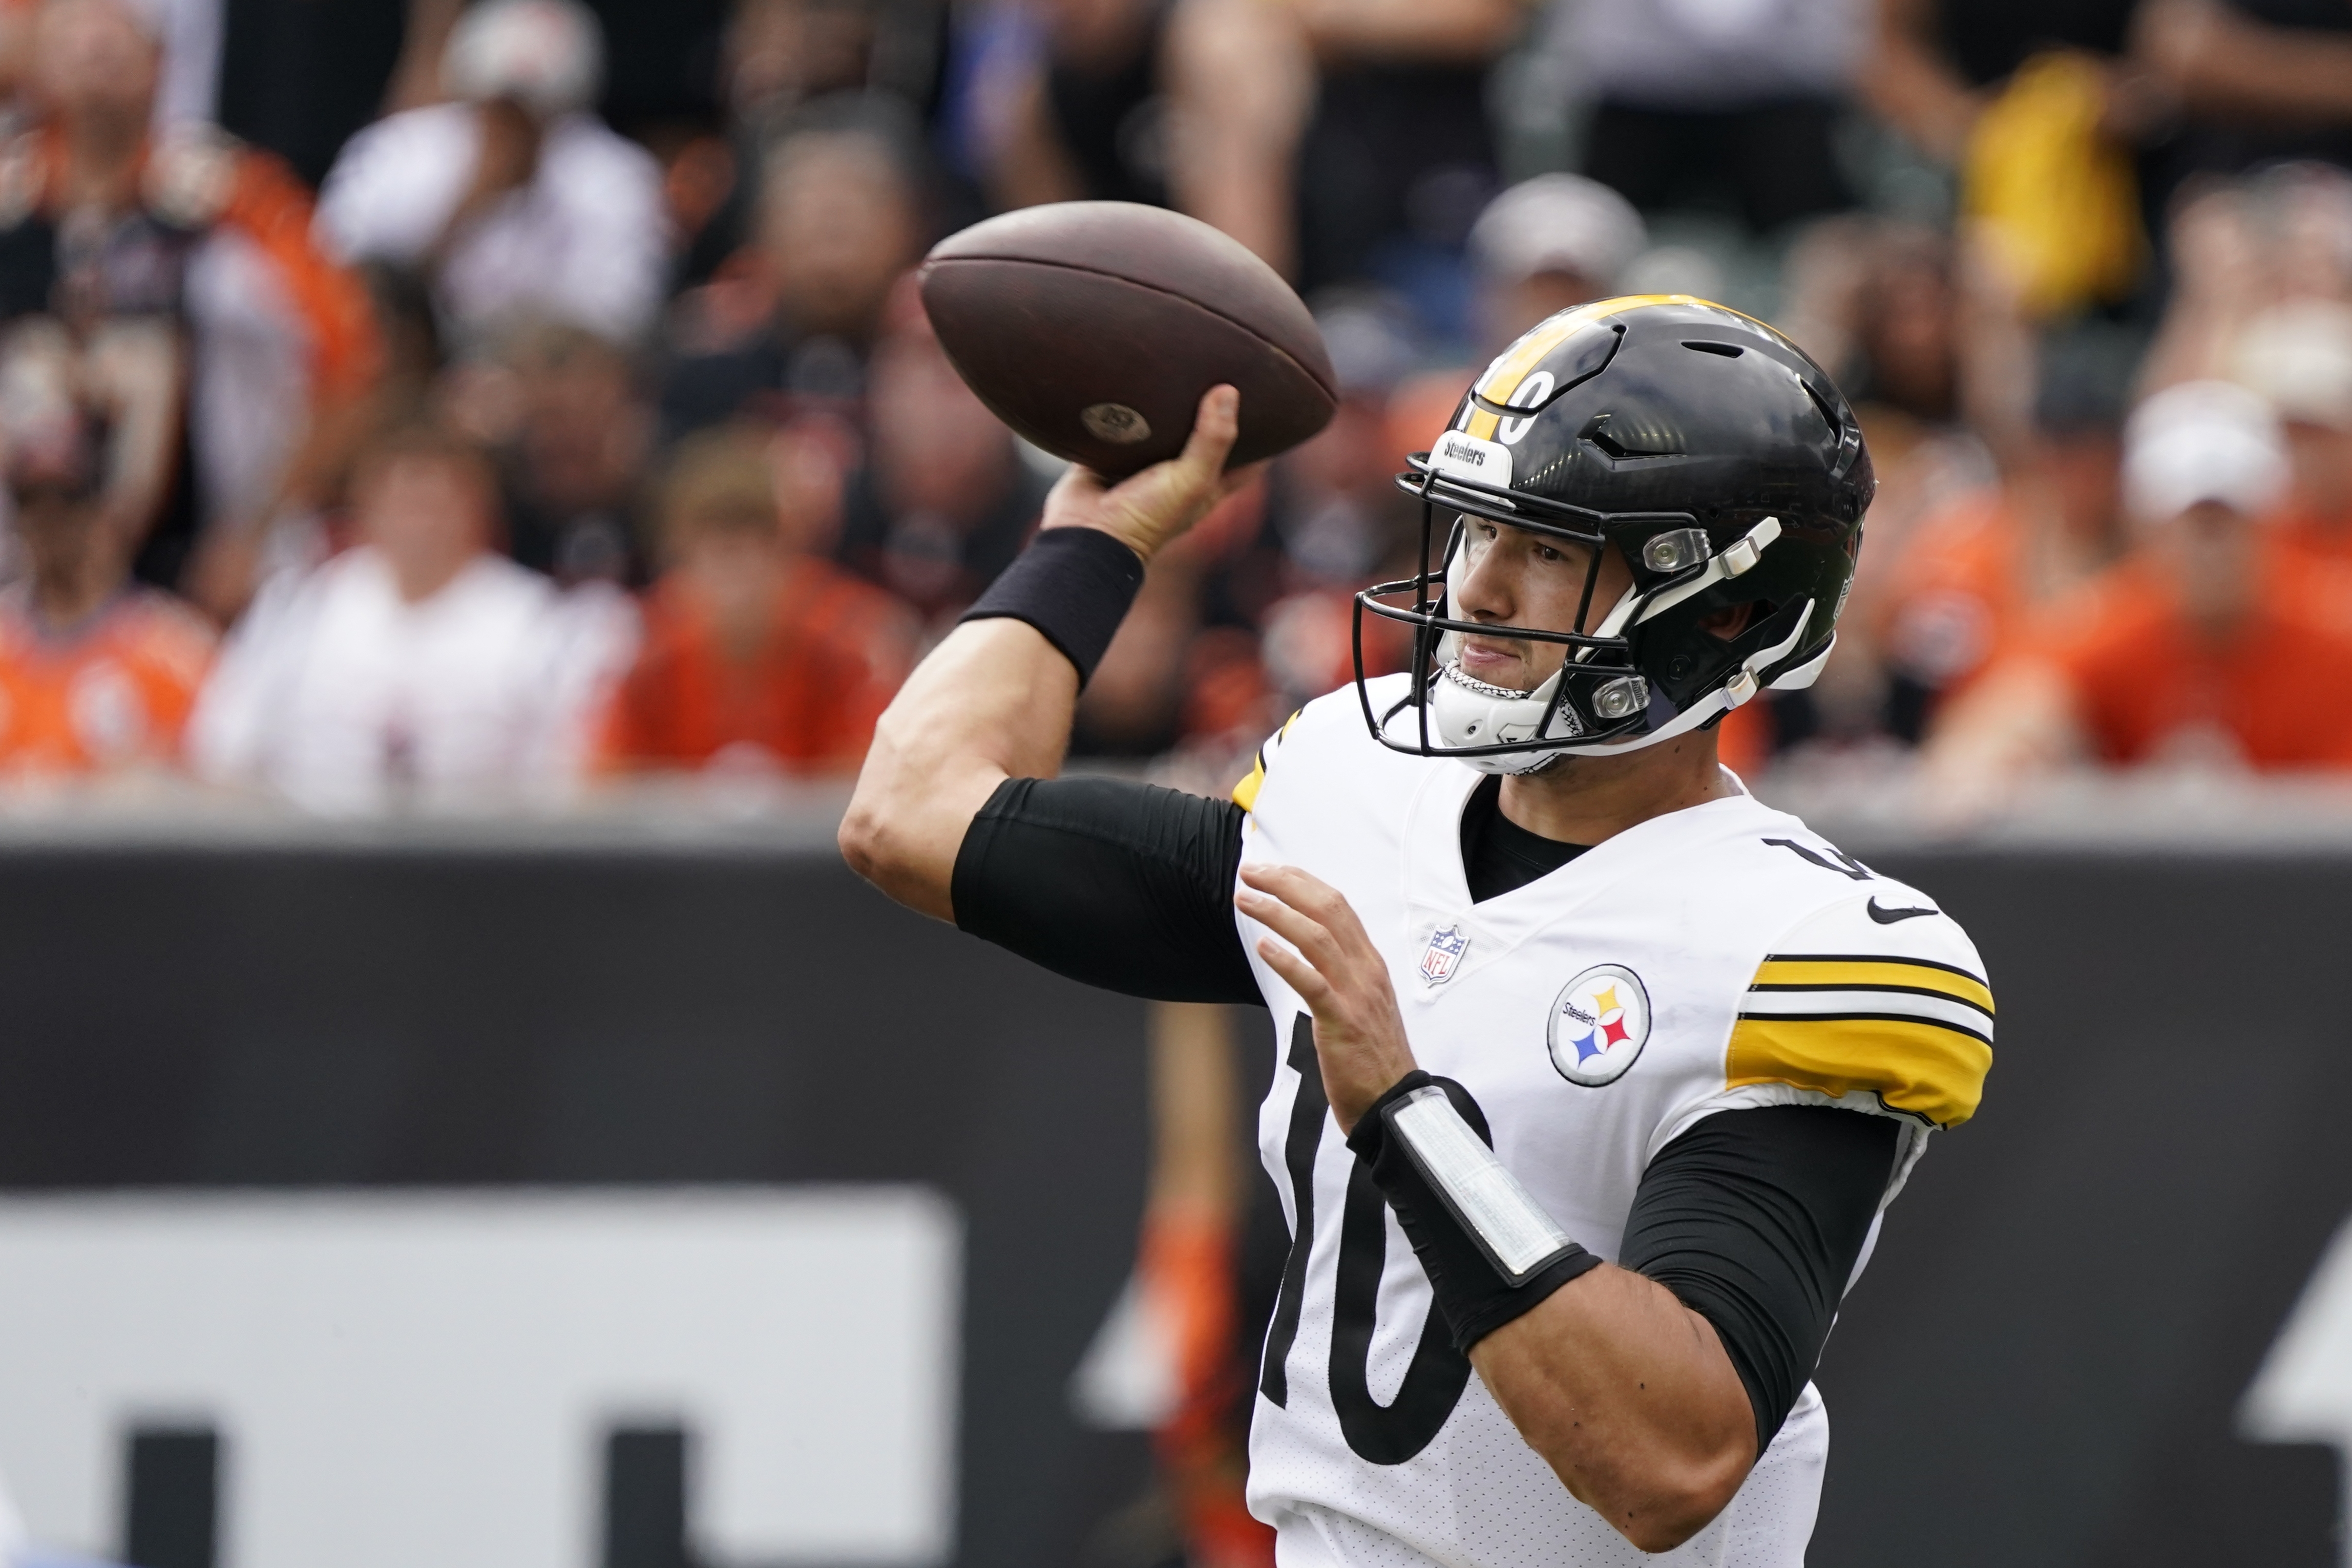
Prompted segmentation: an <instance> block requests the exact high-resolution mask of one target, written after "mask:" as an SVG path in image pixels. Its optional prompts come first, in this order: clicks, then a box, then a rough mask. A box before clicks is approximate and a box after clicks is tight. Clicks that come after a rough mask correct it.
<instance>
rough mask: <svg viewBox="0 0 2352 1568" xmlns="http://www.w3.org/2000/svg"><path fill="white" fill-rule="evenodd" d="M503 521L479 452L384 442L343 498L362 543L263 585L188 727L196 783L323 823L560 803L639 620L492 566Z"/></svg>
mask: <svg viewBox="0 0 2352 1568" xmlns="http://www.w3.org/2000/svg"><path fill="white" fill-rule="evenodd" d="M498 505H499V495H498V480H497V476H496V474H495V472H494V471H493V469H492V467H491V465H490V464H489V462H488V459H487V458H485V457H484V456H482V455H481V454H480V453H479V452H478V450H477V449H475V448H474V447H473V446H471V445H470V444H467V443H465V442H463V441H461V440H459V439H457V438H456V437H454V436H451V435H449V434H446V433H444V432H442V431H440V430H438V429H436V428H434V427H431V426H426V425H415V426H410V427H408V428H406V429H404V430H400V431H395V432H394V433H392V434H389V435H387V436H385V437H383V439H382V440H380V441H379V442H378V443H377V444H375V445H374V446H373V448H372V449H371V450H370V451H369V452H368V453H367V455H365V456H364V458H363V459H362V463H361V465H360V468H359V471H358V473H357V475H356V476H355V477H354V480H353V484H352V512H353V517H354V523H355V527H356V531H357V535H358V541H359V542H358V543H357V544H356V545H355V546H354V547H353V548H352V549H347V550H345V551H344V552H342V553H341V554H340V555H338V556H335V557H334V558H332V559H330V560H328V561H327V562H326V563H325V564H324V565H322V566H320V567H319V568H317V569H316V570H311V571H308V572H289V573H287V574H286V575H285V576H283V577H281V578H279V579H277V580H273V581H271V582H270V583H269V584H268V585H266V586H265V587H264V588H263V590H262V592H261V594H260V595H259V597H258V598H257V600H256V601H255V603H254V606H253V608H252V610H251V611H250V612H247V616H246V619H245V620H244V621H243V622H240V623H239V625H238V626H237V628H236V631H235V632H233V633H232V635H231V636H230V638H229V640H228V642H227V643H226V647H225V648H224V651H223V653H222V657H221V660H220V663H219V664H218V665H217V666H216V667H215V671H214V674H213V677H212V679H211V681H210V682H209V683H207V685H205V690H204V693H203V695H202V696H201V698H200V699H199V701H198V704H197V708H196V713H195V716H194V720H193V721H192V728H191V732H190V737H189V748H190V753H191V757H192V760H193V761H194V765H195V767H196V768H197V769H198V771H199V772H200V773H202V774H203V775H204V776H205V777H206V778H209V779H215V780H217V781H219V782H223V783H230V784H245V785H260V786H266V787H268V788H269V789H274V790H276V791H278V793H280V794H283V795H284V796H286V797H287V798H289V799H290V800H293V801H295V802H296V803H297V804H299V805H301V806H303V807H305V808H308V809H310V810H318V811H323V812H330V813H341V812H357V811H370V810H387V809H394V808H399V807H404V806H418V807H428V808H430V807H441V806H447V805H455V804H468V803H478V802H484V801H488V802H499V801H505V802H514V801H521V800H544V799H547V798H550V797H551V796H553V795H555V794H557V793H559V792H560V791H561V790H562V788H563V787H564V786H565V784H566V783H567V782H568V781H569V780H570V779H572V778H573V777H575V776H576V775H577V773H578V772H579V770H580V769H581V768H582V767H583V764H584V760H585V752H586V747H587V742H588V740H589V738H590V735H589V724H590V721H591V719H592V717H593V710H594V706H595V704H596V703H597V702H598V701H600V700H601V698H602V694H603V692H604V689H605V688H606V687H607V686H608V685H609V683H610V680H611V678H612V676H613V675H614V674H615V673H616V672H617V669H618V668H619V666H620V665H621V664H623V663H625V658H626V655H627V651H628V646H629V633H630V631H631V618H630V617H629V616H628V613H627V611H626V608H625V604H623V603H622V602H620V601H618V600H617V597H616V596H613V595H610V594H602V595H600V594H596V593H594V592H593V591H583V593H578V594H573V595H568V596H567V595H562V594H559V593H558V592H557V591H555V589H554V588H553V587H552V586H551V584H549V582H548V581H547V580H546V579H544V578H542V577H541V576H539V575H538V574H537V573H535V572H530V571H527V570H524V569H523V568H521V567H519V566H517V565H515V564H514V563H513V562H512V561H510V560H508V559H505V558H504V557H502V556H499V555H497V554H495V553H493V550H492V548H491V541H492V539H493V538H495V536H496V534H497V531H498Z"/></svg>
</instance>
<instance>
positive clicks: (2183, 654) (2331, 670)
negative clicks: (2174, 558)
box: [2024, 559, 2352, 768]
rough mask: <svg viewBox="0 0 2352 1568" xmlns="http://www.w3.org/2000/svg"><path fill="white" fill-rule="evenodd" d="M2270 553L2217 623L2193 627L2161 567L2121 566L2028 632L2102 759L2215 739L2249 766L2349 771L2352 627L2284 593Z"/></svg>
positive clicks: (2139, 757) (2162, 752) (2163, 752)
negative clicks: (2244, 605) (2228, 618)
mask: <svg viewBox="0 0 2352 1568" xmlns="http://www.w3.org/2000/svg"><path fill="white" fill-rule="evenodd" d="M2262 575H2263V578H2264V583H2263V589H2262V590H2261V591H2259V592H2258V593H2257V595H2256V596H2255V599H2254V601H2253V603H2252V607H2251V608H2250V610H2249V611H2248V612H2247V613H2246V614H2245V615H2244V616H2243V617H2242V619H2240V620H2239V621H2238V622H2236V623H2235V624H2233V625H2231V627H2230V628H2229V629H2228V631H2227V632H2226V633H2224V634H2221V635H2219V636H2217V635H2215V634H2213V632H2211V631H2210V630H2207V629H2203V628H2200V626H2199V625H2198V624H2196V622H2194V621H2193V620H2192V619H2191V617H2190V615H2189V612H2188V610H2187V608H2186V607H2185V606H2184V605H2183V604H2182V602H2181V598H2180V594H2179V591H2177V589H2176V588H2175V587H2174V585H2173V581H2172V580H2171V579H2170V577H2169V575H2168V574H2166V573H2163V572H2159V571H2158V570H2152V569H2151V568H2150V567H2149V566H2147V564H2144V563H2141V562H2132V563H2129V564H2126V565H2125V566H2122V567H2118V568H2117V569H2116V570H2115V571H2113V572H2112V573H2110V574H2109V575H2108V576H2107V577H2106V578H2105V580H2102V581H2100V582H2099V583H2097V584H2095V586H2094V587H2093V588H2091V589H2090V590H2088V591H2085V592H2084V594H2083V595H2082V596H2081V597H2080V598H2079V599H2078V600H2077V601H2075V602H2074V604H2073V605H2072V606H2071V607H2069V608H2067V609H2066V610H2063V611H2062V612H2059V613H2058V614H2057V615H2056V616H2054V617H2053V620H2054V621H2055V622H2056V623H2057V627H2059V628H2063V629H2054V630H2053V632H2051V633H2049V634H2046V635H2044V636H2042V637H2039V638H2035V639H2033V640H2032V642H2031V643H2029V644H2028V646H2027V648H2026V649H2025V650H2024V652H2025V653H2026V656H2029V657H2038V658H2040V659H2042V660H2045V661H2047V662H2048V664H2050V665H2051V666H2052V667H2053V668H2054V669H2055V670H2056V671H2057V672H2058V673H2059V674H2061V675H2062V676H2063V678H2064V680H2065V682H2066V685H2068V687H2069V688H2070V689H2071V693H2072V696H2073V701H2074V713H2075V717H2076V720H2077V722H2078V724H2079V725H2080V727H2081V730H2082V733H2083V736H2084V740H2085V741H2086V742H2087V743H2088V744H2089V745H2090V747H2092V748H2093V749H2094V750H2095V752H2096V754H2097V756H2098V757H2099V758H2100V759H2101V760H2103V761H2105V762H2110V763H2134V762H2145V761H2148V760H2150V759H2153V758H2163V757H2166V756H2168V755H2169V754H2171V753H2173V752H2175V751H2178V750H2179V749H2182V748H2185V747H2200V746H2204V745H2207V744H2210V741H2211V740H2213V739H2215V738H2223V739H2225V740H2226V741H2227V743H2228V747H2229V749H2231V750H2234V752H2235V753H2236V755H2237V756H2238V758H2240V759H2241V760H2242V761H2244V762H2245V763H2247V764H2249V765H2250V766H2252V767H2254V768H2323V767H2324V768H2352V629H2347V626H2346V625H2345V623H2344V621H2343V619H2342V618H2341V617H2332V618H2331V617H2328V616H2326V615H2324V614H2321V613H2318V612H2316V610H2315V606H2313V605H2312V604H2311V603H2310V602H2309V601H2307V600H2306V599H2305V597H2303V596H2301V595H2299V594H2296V593H2294V592H2291V591H2289V585H2288V583H2287V582H2286V581H2285V580H2284V579H2285V578H2286V576H2287V575H2288V574H2287V572H2286V571H2285V570H2284V561H2282V560H2277V559H2274V560H2273V564H2272V565H2271V566H2270V567H2269V568H2268V569H2266V570H2264V571H2263V574H2262Z"/></svg>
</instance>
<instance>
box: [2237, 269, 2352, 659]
mask: <svg viewBox="0 0 2352 1568" xmlns="http://www.w3.org/2000/svg"><path fill="white" fill-rule="evenodd" d="M2233 358H2234V362H2235V369H2236V371H2237V379H2238V380H2239V381H2241V382H2244V383H2245V384H2246V385H2247V386H2249V387H2252V389H2253V390H2254V391H2255V392H2260V393H2261V394H2262V395H2263V396H2264V397H2266V398H2268V399H2269V400H2270V402H2271V405H2272V406H2273V408H2276V409H2277V410H2278V412H2279V414H2280V417H2281V418H2282V419H2284V421H2285V423H2286V444H2287V452H2288V455H2289V456H2290V457H2291V458H2292V459H2293V463H2294V489H2293V491H2292V493H2291V494H2290V496H2289V497H2288V502H2287V510H2286V514H2285V515H2284V517H2281V518H2280V519H2279V526H2280V531H2281V535H2282V541H2283V543H2284V545H2285V546H2286V547H2287V548H2288V549H2290V550H2293V551H2295V552H2298V553H2302V554H2305V555H2309V556H2311V557H2314V558H2316V559H2319V560H2322V561H2332V562H2336V563H2338V564H2341V565H2352V305H2346V304H2342V303H2338V302H2337V301H2335V300H2332V299H2305V300H2298V301H2296V302H2294V303H2292V304H2288V305H2282V306H2279V307H2277V308H2274V309H2273V310H2270V311H2268V312H2266V313H2265V314H2263V315H2262V316H2259V317H2257V318H2255V319H2254V320H2253V321H2252V322H2251V323H2249V324H2248V326H2247V329H2246V331H2245V334H2244V336H2243V338H2242V340H2240V342H2239V344H2238V349H2237V352H2236V354H2235V355H2234V356H2233ZM2345 609H2346V611H2347V613H2352V604H2347V605H2346V606H2345Z"/></svg>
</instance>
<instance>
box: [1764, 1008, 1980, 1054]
mask: <svg viewBox="0 0 2352 1568" xmlns="http://www.w3.org/2000/svg"><path fill="white" fill-rule="evenodd" d="M1739 1016H1740V1017H1741V1018H1742V1019H1754V1020H1755V1021H1757V1022H1759V1023H1778V1024H1790V1023H1907V1024H1917V1025H1919V1026H1920V1027H1921V1028H1923V1029H1943V1030H1951V1031H1952V1032H1953V1033H1954V1034H1964V1035H1967V1036H1968V1037H1969V1039H1970V1040H1981V1041H1982V1042H1983V1043H1984V1044H1985V1045H1986V1046H1987V1047H1990V1046H1991V1044H1992V1037H1991V1036H1990V1035H1989V1034H1984V1033H1980V1032H1979V1031H1978V1030H1972V1029H1969V1028H1967V1027H1965V1026H1963V1025H1960V1024H1956V1023H1953V1022H1950V1021H1949V1020H1948V1019H1939V1018H1929V1017H1927V1015H1926V1014H1924V1013H1853V1012H1837V1013H1746V1012H1744V1013H1741V1014H1740V1015H1739Z"/></svg>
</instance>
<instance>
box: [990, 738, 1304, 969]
mask: <svg viewBox="0 0 2352 1568" xmlns="http://www.w3.org/2000/svg"><path fill="white" fill-rule="evenodd" d="M1243 816H1244V814H1243V811H1242V809H1241V808H1240V807H1239V806H1236V805H1234V803H1233V802H1232V801H1230V800H1208V799H1205V798H1204V797H1202V796H1199V795H1187V794H1183V793H1181V792H1180V791H1178V790H1174V789H1155V788H1154V787H1152V786H1150V785H1149V784H1136V783H1130V782H1129V781H1127V780H1125V779H1006V780H1005V781H1004V782H1003V783H1002V784H1000V785H998V786H997V788H996V793H995V794H993V795H991V796H990V797H989V798H988V804H986V805H985V806H982V808H981V809H980V814H979V815H978V816H976V817H974V818H973V819H972V821H971V827H970V828H969V829H968V830H966V831H965V832H964V836H963V844H962V846H961V848H960V849H958V850H957V852H956V863H955V877H954V880H953V882H952V883H950V897H951V898H952V899H953V900H954V903H955V917H956V925H958V926H959V927H960V928H961V929H962V930H965V931H969V932H971V934H972V935H973V936H980V937H984V938H985V939H987V940H988V941H991V942H993V943H995V944H996V945H997V946H1000V947H1006V948H1010V949H1011V950H1012V951H1013V952H1015V953H1018V954H1020V955H1021V956H1023V957H1024V958H1027V959H1029V960H1030V961H1031V962H1033V963H1037V964H1042V965H1044V966H1045V967H1046V968H1048V969H1051V970H1053V971H1054V972H1055V974H1057V975H1066V976H1068V977H1070V978H1071V979H1074V980H1083V981H1085V982H1086V983H1087V985H1090V986H1100V987H1102V988H1104V989H1106V990H1112V991H1123V992H1125V993H1126V994H1128V995H1129V996H1132V997H1150V998H1153V999H1155V1000H1158V1001H1168V1002H1249V1003H1255V1002H1258V1001H1260V1000H1262V999H1263V998H1261V997H1260V996H1259V994H1258V988H1257V979H1256V977H1255V975H1254V974H1252V972H1251V970H1250V966H1249V957H1248V956H1247V955H1246V954H1245V953H1244V951H1243V949H1242V938H1241V932H1240V930H1239V929H1238V928H1237V927H1236V926H1235V925H1234V874H1235V873H1236V872H1237V871H1238V870H1239V869H1240V866H1241V860H1242V821H1243Z"/></svg>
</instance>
